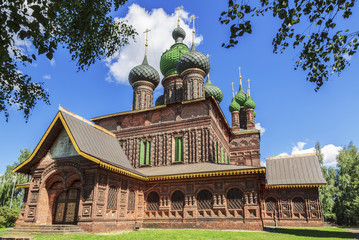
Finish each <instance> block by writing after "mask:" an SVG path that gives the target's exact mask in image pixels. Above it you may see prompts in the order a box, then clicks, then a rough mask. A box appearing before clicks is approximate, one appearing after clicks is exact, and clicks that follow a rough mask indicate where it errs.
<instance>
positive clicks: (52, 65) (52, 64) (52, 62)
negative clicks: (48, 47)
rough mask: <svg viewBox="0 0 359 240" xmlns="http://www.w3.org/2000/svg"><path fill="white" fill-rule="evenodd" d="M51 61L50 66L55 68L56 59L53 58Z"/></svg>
mask: <svg viewBox="0 0 359 240" xmlns="http://www.w3.org/2000/svg"><path fill="white" fill-rule="evenodd" d="M49 61H50V65H51V67H55V66H56V61H55V58H52V59H51V60H49Z"/></svg>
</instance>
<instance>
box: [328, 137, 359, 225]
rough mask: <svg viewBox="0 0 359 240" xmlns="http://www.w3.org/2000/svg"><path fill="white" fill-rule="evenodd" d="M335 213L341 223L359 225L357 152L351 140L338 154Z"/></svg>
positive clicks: (358, 168) (358, 163) (358, 158)
mask: <svg viewBox="0 0 359 240" xmlns="http://www.w3.org/2000/svg"><path fill="white" fill-rule="evenodd" d="M337 159H338V174H337V176H336V179H335V185H336V187H337V189H338V191H337V193H336V197H335V206H334V208H335V214H336V216H337V222H338V223H339V224H341V225H356V226H357V225H359V153H358V148H357V147H355V146H354V144H353V143H352V142H351V143H349V145H348V146H346V147H344V149H343V151H341V152H340V153H339V156H338V158H337Z"/></svg>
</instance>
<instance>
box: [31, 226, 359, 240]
mask: <svg viewBox="0 0 359 240" xmlns="http://www.w3.org/2000/svg"><path fill="white" fill-rule="evenodd" d="M35 239H38V240H40V239H43V240H45V239H46V240H55V239H56V240H65V239H66V240H72V239H73V240H79V239H85V240H91V239H96V240H114V239H121V240H128V239H135V240H137V239H149V240H161V239H170V240H177V239H178V240H184V239H193V240H201V239H206V240H207V239H216V240H218V239H226V240H227V239H258V240H262V239H263V240H267V239H268V240H272V239H274V240H281V239H283V240H287V239H313V240H314V239H323V240H324V239H325V240H326V239H354V238H353V234H352V233H351V232H349V231H347V230H345V229H342V228H277V229H276V232H275V233H269V232H234V231H214V230H140V231H136V232H124V233H120V234H116V235H110V234H108V235H99V234H93V233H85V234H70V235H41V236H40V235H38V236H36V237H35Z"/></svg>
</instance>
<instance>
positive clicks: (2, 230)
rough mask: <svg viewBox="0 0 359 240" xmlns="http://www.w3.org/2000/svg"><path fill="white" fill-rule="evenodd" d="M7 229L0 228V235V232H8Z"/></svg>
mask: <svg viewBox="0 0 359 240" xmlns="http://www.w3.org/2000/svg"><path fill="white" fill-rule="evenodd" d="M8 229H10V228H0V233H1V232H5V231H6V230H8Z"/></svg>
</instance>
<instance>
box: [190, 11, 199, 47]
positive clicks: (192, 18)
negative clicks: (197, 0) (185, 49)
mask: <svg viewBox="0 0 359 240" xmlns="http://www.w3.org/2000/svg"><path fill="white" fill-rule="evenodd" d="M197 18H198V17H196V16H195V15H192V17H191V18H190V19H191V20H192V21H193V25H192V44H194V35H195V33H196V30H195V27H194V20H196V19H197Z"/></svg>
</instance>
